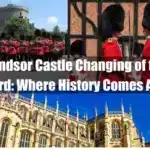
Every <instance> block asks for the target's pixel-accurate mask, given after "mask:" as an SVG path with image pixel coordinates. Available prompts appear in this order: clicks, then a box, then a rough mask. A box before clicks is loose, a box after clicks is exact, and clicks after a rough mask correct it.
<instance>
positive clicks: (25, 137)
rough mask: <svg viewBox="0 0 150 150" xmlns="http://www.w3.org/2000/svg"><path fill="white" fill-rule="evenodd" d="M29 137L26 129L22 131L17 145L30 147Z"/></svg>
mask: <svg viewBox="0 0 150 150" xmlns="http://www.w3.org/2000/svg"><path fill="white" fill-rule="evenodd" d="M30 138H31V134H30V133H29V132H28V131H22V132H21V138H20V146H19V147H30Z"/></svg>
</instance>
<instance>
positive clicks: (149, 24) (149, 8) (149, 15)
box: [142, 3, 150, 30]
mask: <svg viewBox="0 0 150 150" xmlns="http://www.w3.org/2000/svg"><path fill="white" fill-rule="evenodd" d="M142 26H143V28H146V29H148V30H150V3H148V4H147V5H146V6H145V8H144V15H143V20H142Z"/></svg>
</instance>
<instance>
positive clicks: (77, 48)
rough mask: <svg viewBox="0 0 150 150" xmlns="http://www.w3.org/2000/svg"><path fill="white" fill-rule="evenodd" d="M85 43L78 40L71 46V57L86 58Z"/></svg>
mask: <svg viewBox="0 0 150 150" xmlns="http://www.w3.org/2000/svg"><path fill="white" fill-rule="evenodd" d="M84 44H85V43H84V41H83V40H76V41H74V42H73V43H72V44H71V50H70V54H71V55H80V56H86V52H85V49H84V47H85V45H84Z"/></svg>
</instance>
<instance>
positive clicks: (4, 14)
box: [0, 4, 29, 28]
mask: <svg viewBox="0 0 150 150" xmlns="http://www.w3.org/2000/svg"><path fill="white" fill-rule="evenodd" d="M28 15H29V11H28V9H27V8H25V7H23V6H16V5H13V4H8V5H7V6H4V7H0V27H1V28H3V27H4V25H5V24H6V23H7V22H8V21H9V20H10V19H11V18H12V17H21V18H24V19H28Z"/></svg>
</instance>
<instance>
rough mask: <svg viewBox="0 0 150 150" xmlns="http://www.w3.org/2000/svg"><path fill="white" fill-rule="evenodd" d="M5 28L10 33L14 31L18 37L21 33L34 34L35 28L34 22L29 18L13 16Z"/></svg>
mask: <svg viewBox="0 0 150 150" xmlns="http://www.w3.org/2000/svg"><path fill="white" fill-rule="evenodd" d="M4 29H5V32H6V33H7V34H8V35H11V33H12V32H14V34H15V36H17V37H18V36H19V35H20V34H24V35H33V33H34V30H35V28H34V24H30V23H29V20H27V19H23V18H12V19H11V20H10V21H8V23H7V24H6V26H5V28H4Z"/></svg>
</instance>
